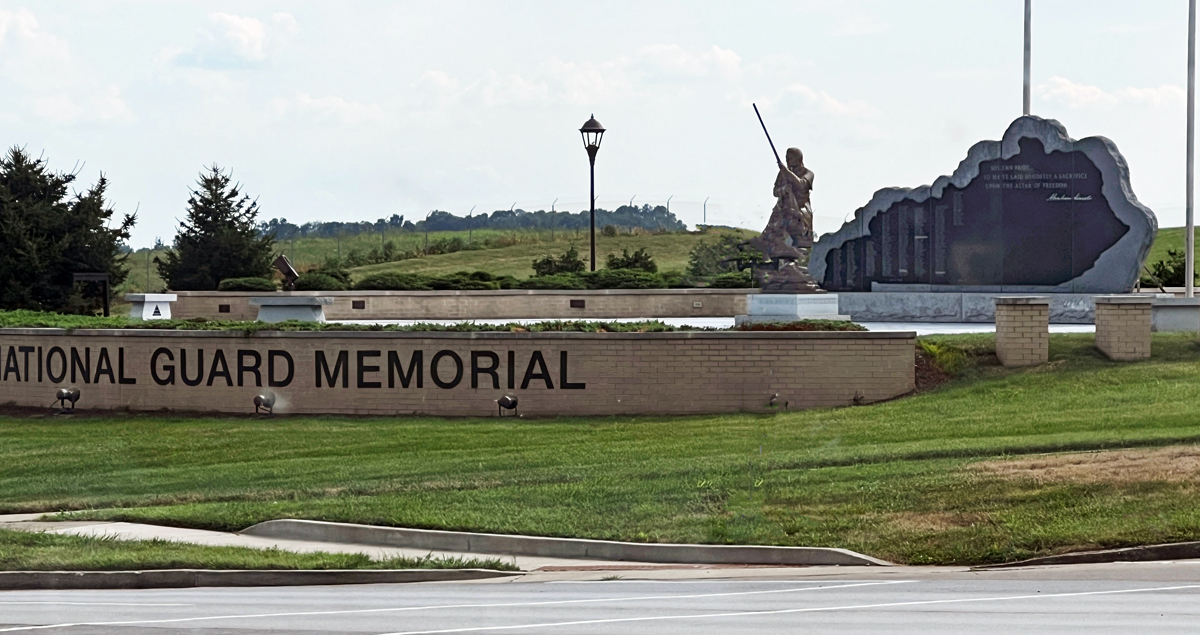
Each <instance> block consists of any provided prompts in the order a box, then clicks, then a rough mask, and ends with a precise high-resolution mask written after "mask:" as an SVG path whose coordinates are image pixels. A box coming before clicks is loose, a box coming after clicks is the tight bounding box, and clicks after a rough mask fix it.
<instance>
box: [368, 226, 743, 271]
mask: <svg viewBox="0 0 1200 635" xmlns="http://www.w3.org/2000/svg"><path fill="white" fill-rule="evenodd" d="M756 235H758V232H752V231H750V230H746V229H728V228H712V229H710V230H708V231H707V232H704V233H676V234H640V235H633V236H631V235H618V236H602V235H600V234H599V233H597V234H596V267H598V268H599V267H603V266H604V262H605V258H606V257H607V256H608V254H618V255H619V254H620V253H621V250H622V249H627V250H629V251H631V252H632V251H635V250H637V249H643V248H644V249H646V251H648V252H649V253H650V255H652V256H653V257H654V262H655V263H656V264H657V265H658V270H659V271H671V270H676V271H686V270H687V264H688V255H689V254H690V253H691V251H692V249H693V248H694V247H695V246H696V244H697V243H699V242H700V241H701V240H704V241H707V242H708V243H709V244H713V243H716V242H717V241H718V240H720V239H721V237H722V236H737V237H738V238H740V239H743V240H749V239H750V238H753V237H754V236H756ZM541 238H542V239H543V240H542V241H541V242H536V243H533V242H530V243H526V244H519V245H514V246H512V247H501V248H496V249H480V250H475V251H460V252H456V253H452V254H443V255H439V256H425V257H424V258H414V259H411V260H401V261H398V262H388V263H383V264H378V265H367V266H364V267H356V268H354V269H351V270H350V273H351V275H352V276H353V278H354V279H356V280H357V279H361V278H363V277H365V276H367V275H370V274H373V273H379V272H382V271H396V272H400V273H422V274H429V275H438V274H447V273H454V272H456V271H487V272H490V273H492V274H494V275H501V276H504V275H507V276H516V277H517V278H527V277H529V276H532V275H533V261H534V260H535V259H537V258H541V257H543V256H545V255H547V254H554V255H556V256H557V255H560V254H562V253H563V252H565V251H566V250H567V249H569V248H570V247H571V245H575V248H576V249H578V250H579V257H580V258H581V259H582V260H583V261H584V262H585V263H586V262H588V259H589V258H590V256H589V245H588V234H587V232H580V233H579V234H578V235H576V234H571V233H564V232H558V233H557V234H555V240H553V241H551V240H549V238H548V236H547V235H546V234H545V232H543V233H542V234H541Z"/></svg>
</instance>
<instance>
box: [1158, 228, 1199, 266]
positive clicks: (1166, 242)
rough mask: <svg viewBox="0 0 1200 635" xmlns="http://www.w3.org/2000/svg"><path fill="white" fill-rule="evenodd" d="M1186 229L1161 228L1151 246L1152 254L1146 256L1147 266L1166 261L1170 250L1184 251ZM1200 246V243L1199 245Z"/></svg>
mask: <svg viewBox="0 0 1200 635" xmlns="http://www.w3.org/2000/svg"><path fill="white" fill-rule="evenodd" d="M1186 229H1187V228H1186V227H1160V228H1159V229H1158V236H1157V237H1155V239H1154V244H1153V245H1151V246H1150V254H1149V255H1148V256H1146V266H1147V267H1148V266H1150V265H1152V264H1154V263H1156V262H1158V261H1159V260H1166V258H1167V250H1168V249H1178V250H1179V251H1183V247H1184V245H1183V239H1184V238H1186V233H1187V232H1186V231H1185V230H1186ZM1198 244H1200V243H1198Z"/></svg>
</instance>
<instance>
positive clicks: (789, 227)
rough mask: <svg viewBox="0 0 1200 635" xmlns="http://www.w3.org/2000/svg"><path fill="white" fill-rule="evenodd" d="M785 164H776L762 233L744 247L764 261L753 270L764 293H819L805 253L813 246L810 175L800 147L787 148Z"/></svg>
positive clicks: (811, 174) (811, 183) (811, 185)
mask: <svg viewBox="0 0 1200 635" xmlns="http://www.w3.org/2000/svg"><path fill="white" fill-rule="evenodd" d="M785 156H786V157H787V165H784V164H783V163H782V162H780V163H779V176H777V177H775V190H774V194H775V198H776V201H775V207H774V209H772V210H771V219H770V220H769V221H767V226H766V227H765V228H764V229H763V231H762V234H760V235H759V236H758V237H757V238H753V239H751V240H749V241H747V242H746V243H745V244H746V245H748V246H750V247H753V248H754V249H756V250H758V251H759V252H761V253H762V255H763V261H762V262H760V263H756V264H755V265H754V267H753V271H754V277H755V278H756V279H757V280H758V285H759V287H760V288H762V290H763V292H766V293H814V292H819V291H820V289H819V288H818V287H817V282H816V280H814V279H813V278H812V277H811V276H809V275H808V254H809V252H810V251H811V249H812V246H813V217H812V205H811V204H810V203H809V193H810V192H812V187H813V172H812V170H810V169H808V168H806V167H804V154H803V153H802V152H800V149H799V148H788V150H787V152H786V153H785Z"/></svg>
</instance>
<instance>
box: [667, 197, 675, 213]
mask: <svg viewBox="0 0 1200 635" xmlns="http://www.w3.org/2000/svg"><path fill="white" fill-rule="evenodd" d="M673 198H675V195H674V194H672V195H670V196H668V197H667V213H668V214H669V213H670V212H671V199H673Z"/></svg>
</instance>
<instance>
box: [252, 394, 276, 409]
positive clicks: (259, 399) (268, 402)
mask: <svg viewBox="0 0 1200 635" xmlns="http://www.w3.org/2000/svg"><path fill="white" fill-rule="evenodd" d="M274 408H275V393H267V394H265V395H255V397H254V414H258V413H260V412H266V413H267V414H274Z"/></svg>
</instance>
